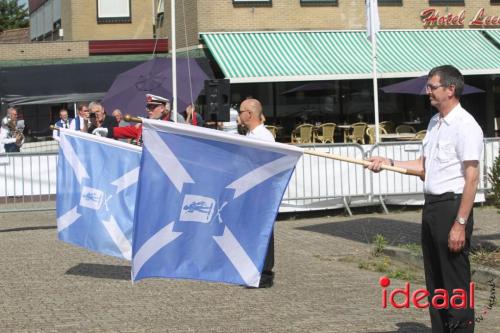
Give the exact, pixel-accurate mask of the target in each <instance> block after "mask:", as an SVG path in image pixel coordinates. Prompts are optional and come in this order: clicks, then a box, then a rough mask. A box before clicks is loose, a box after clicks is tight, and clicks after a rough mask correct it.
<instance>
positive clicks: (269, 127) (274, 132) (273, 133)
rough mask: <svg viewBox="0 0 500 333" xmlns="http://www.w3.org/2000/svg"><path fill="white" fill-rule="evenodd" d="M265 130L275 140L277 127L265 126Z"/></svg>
mask: <svg viewBox="0 0 500 333" xmlns="http://www.w3.org/2000/svg"><path fill="white" fill-rule="evenodd" d="M266 128H267V129H268V130H269V132H271V134H272V135H273V137H274V138H275V139H276V134H277V133H278V127H276V126H271V125H266Z"/></svg>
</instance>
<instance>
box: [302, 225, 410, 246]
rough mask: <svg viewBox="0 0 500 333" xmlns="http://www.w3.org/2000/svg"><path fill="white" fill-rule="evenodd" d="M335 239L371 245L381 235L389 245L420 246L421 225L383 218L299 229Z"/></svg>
mask: <svg viewBox="0 0 500 333" xmlns="http://www.w3.org/2000/svg"><path fill="white" fill-rule="evenodd" d="M297 229H299V230H306V231H312V232H319V233H322V234H327V235H331V236H335V237H342V238H345V239H349V240H353V241H357V242H361V243H366V244H371V243H372V242H373V238H374V237H375V235H377V234H381V235H383V236H384V237H385V239H386V240H387V241H388V243H389V245H400V244H408V243H417V244H420V224H419V223H413V222H406V221H399V220H390V219H383V218H362V219H356V220H348V221H343V222H329V223H322V224H316V225H310V226H305V227H300V228H297Z"/></svg>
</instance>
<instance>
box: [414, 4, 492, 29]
mask: <svg viewBox="0 0 500 333" xmlns="http://www.w3.org/2000/svg"><path fill="white" fill-rule="evenodd" d="M420 19H421V20H422V23H424V26H425V27H426V28H432V27H438V28H444V27H463V26H464V24H465V10H462V11H461V12H459V13H457V14H452V13H448V14H445V15H441V14H440V13H439V11H438V10H437V9H434V8H427V9H424V10H423V11H422V12H421V13H420ZM467 24H468V25H469V26H470V27H473V28H476V27H481V28H488V27H498V26H500V16H498V15H495V16H493V15H486V13H485V11H484V8H479V10H478V11H477V12H476V13H475V14H474V16H473V17H472V19H471V20H470V21H468V22H467Z"/></svg>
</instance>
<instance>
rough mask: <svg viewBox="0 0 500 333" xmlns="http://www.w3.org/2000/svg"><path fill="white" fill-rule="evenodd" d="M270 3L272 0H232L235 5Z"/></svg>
mask: <svg viewBox="0 0 500 333" xmlns="http://www.w3.org/2000/svg"><path fill="white" fill-rule="evenodd" d="M272 3H273V2H272V0H233V5H235V6H239V5H244V6H271V5H272Z"/></svg>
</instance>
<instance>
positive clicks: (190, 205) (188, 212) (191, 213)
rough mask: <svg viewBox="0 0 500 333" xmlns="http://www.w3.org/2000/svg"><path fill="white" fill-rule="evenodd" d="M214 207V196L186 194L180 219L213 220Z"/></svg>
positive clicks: (190, 220) (183, 220)
mask: <svg viewBox="0 0 500 333" xmlns="http://www.w3.org/2000/svg"><path fill="white" fill-rule="evenodd" d="M214 207H215V200H214V199H213V198H209V197H204V196H201V195H193V194H186V195H185V196H184V201H183V203H182V211H181V215H180V217H179V221H181V222H200V223H209V222H210V221H211V220H212V216H213V213H214Z"/></svg>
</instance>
